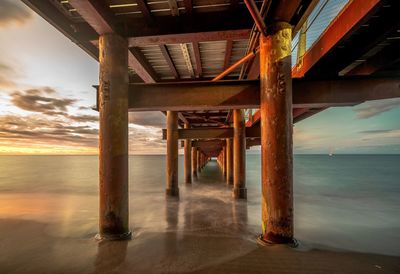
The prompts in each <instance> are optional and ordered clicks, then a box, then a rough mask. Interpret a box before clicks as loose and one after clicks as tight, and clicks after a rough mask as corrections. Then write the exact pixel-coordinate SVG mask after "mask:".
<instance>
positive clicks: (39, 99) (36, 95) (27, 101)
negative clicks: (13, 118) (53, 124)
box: [11, 87, 76, 115]
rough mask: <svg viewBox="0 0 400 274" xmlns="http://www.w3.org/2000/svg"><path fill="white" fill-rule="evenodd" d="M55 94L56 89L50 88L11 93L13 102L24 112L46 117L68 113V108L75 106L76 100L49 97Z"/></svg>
mask: <svg viewBox="0 0 400 274" xmlns="http://www.w3.org/2000/svg"><path fill="white" fill-rule="evenodd" d="M55 93H56V92H55V90H54V89H51V88H48V87H44V88H40V89H28V90H25V91H22V92H21V91H15V92H13V93H11V102H12V103H13V104H14V105H15V106H17V107H19V108H21V109H23V110H27V111H32V112H40V113H43V114H46V115H62V114H64V113H65V112H66V111H67V107H68V106H71V105H73V104H74V103H75V102H76V100H74V99H67V98H62V99H58V98H54V97H50V96H48V95H50V94H55Z"/></svg>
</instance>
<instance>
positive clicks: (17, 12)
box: [0, 0, 33, 27]
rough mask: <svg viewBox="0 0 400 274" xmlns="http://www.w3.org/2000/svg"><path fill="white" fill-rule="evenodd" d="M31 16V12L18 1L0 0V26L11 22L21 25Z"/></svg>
mask: <svg viewBox="0 0 400 274" xmlns="http://www.w3.org/2000/svg"><path fill="white" fill-rule="evenodd" d="M32 17H33V16H32V12H31V11H30V10H29V8H28V7H26V6H25V5H23V4H22V3H21V2H20V1H17V0H1V1H0V27H4V26H8V25H11V24H17V25H23V24H25V23H26V22H28V21H29V20H30V19H32Z"/></svg>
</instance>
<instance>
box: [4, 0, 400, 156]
mask: <svg viewBox="0 0 400 274" xmlns="http://www.w3.org/2000/svg"><path fill="white" fill-rule="evenodd" d="M2 5H3V7H2ZM1 10H3V11H1ZM0 52H1V53H2V54H1V55H0V104H1V107H0V154H68V153H71V154H96V153H97V129H98V124H97V113H96V112H94V111H93V110H91V109H90V107H91V106H92V105H94V103H95V92H94V89H93V88H92V87H91V86H92V85H93V84H97V83H98V63H97V61H95V60H94V59H92V58H91V57H90V56H88V55H87V54H86V53H85V52H84V51H83V50H81V49H80V48H79V47H78V46H76V45H75V44H73V43H72V42H71V41H69V40H68V39H67V38H66V37H64V36H63V35H62V34H61V33H60V32H58V31H57V30H56V29H54V28H53V27H52V26H51V25H50V24H48V23H47V22H46V21H44V20H43V19H42V18H40V17H39V16H38V15H36V14H35V13H33V12H31V11H30V10H29V9H28V8H27V7H25V6H24V5H23V4H21V3H20V2H17V1H5V0H4V1H2V2H1V3H0ZM399 117H400V99H390V100H381V101H371V102H366V103H364V104H361V105H358V106H355V107H343V108H330V109H328V110H325V111H323V112H321V113H319V114H317V115H314V116H312V117H311V118H308V119H306V120H303V121H301V122H299V123H297V124H296V125H295V128H294V151H295V153H328V152H329V151H330V150H334V151H335V153H400V120H399ZM130 121H131V123H130V125H129V127H130V153H132V154H151V153H165V143H164V142H163V141H162V140H161V128H163V127H164V124H165V118H164V116H163V115H162V114H161V113H158V112H157V113H136V114H130ZM254 150H256V151H257V148H255V149H254Z"/></svg>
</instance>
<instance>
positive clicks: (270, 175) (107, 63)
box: [99, 22, 293, 243]
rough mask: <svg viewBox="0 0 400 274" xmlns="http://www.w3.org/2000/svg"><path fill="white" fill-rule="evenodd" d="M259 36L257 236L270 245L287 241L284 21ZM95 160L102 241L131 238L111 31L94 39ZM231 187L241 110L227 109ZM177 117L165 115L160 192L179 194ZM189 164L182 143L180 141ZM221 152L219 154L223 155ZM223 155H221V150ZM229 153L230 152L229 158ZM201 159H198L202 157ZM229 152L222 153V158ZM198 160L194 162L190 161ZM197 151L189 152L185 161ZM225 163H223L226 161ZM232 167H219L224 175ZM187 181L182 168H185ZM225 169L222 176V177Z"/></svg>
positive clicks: (124, 90)
mask: <svg viewBox="0 0 400 274" xmlns="http://www.w3.org/2000/svg"><path fill="white" fill-rule="evenodd" d="M267 29H268V33H267V35H265V36H264V35H261V38H260V84H261V89H260V102H261V105H260V111H261V184H262V199H261V207H262V236H261V238H260V239H261V240H262V241H266V242H271V243H290V242H293V175H292V172H293V166H292V162H293V155H292V125H293V124H292V81H291V38H292V37H291V26H290V25H289V24H288V23H284V22H278V23H274V24H272V25H270V26H268V28H267ZM99 51H100V54H99V60H100V87H99V113H100V114H99V115H100V119H99V121H100V130H99V135H100V136H99V137H100V139H99V153H100V156H99V159H100V161H99V162H100V164H99V168H100V188H99V189H100V220H99V237H100V238H102V239H126V238H130V235H131V233H130V230H129V221H128V216H129V212H128V43H127V41H126V39H123V38H122V37H120V36H118V35H116V34H103V35H101V36H100V39H99ZM233 114H234V136H235V137H234V138H233V144H232V147H233V149H230V145H229V146H227V149H226V152H225V154H226V155H230V153H232V151H233V185H234V187H233V193H234V195H235V196H236V197H240V196H245V194H246V188H245V183H246V182H245V136H244V134H245V131H244V118H243V111H242V110H234V112H233ZM177 126H178V117H177V113H176V112H172V111H170V112H168V113H167V127H168V131H167V136H168V138H167V188H166V189H167V190H166V191H167V193H168V194H170V195H178V194H179V188H178V172H177V170H178V169H177V165H178V132H177V128H178V127H177ZM185 151H187V152H188V153H187V154H186V155H185V159H187V160H186V161H185V168H186V169H187V170H189V169H190V170H192V174H193V175H195V173H196V172H198V169H196V171H193V170H195V169H194V168H189V163H190V161H189V160H188V159H189V158H187V157H189V156H188V155H189V151H192V155H194V150H193V148H192V149H190V145H189V143H187V144H186V146H185ZM225 154H224V155H225ZM224 157H225V156H224ZM229 157H230V156H229ZM203 158H204V157H203ZM227 158H228V157H227ZM196 161H197V162H196ZM199 161H200V162H201V163H202V164H204V159H202V157H201V156H199V158H198V157H197V151H196V160H195V158H194V157H193V156H192V162H196V165H194V163H193V164H192V167H194V166H196V167H197V166H198V164H197V163H198V162H199ZM229 162H230V161H227V164H228V165H229ZM231 171H232V169H230V168H229V167H227V168H226V172H227V176H231V175H230V172H231ZM185 174H186V175H185V178H186V179H189V177H187V176H189V172H187V173H185ZM228 174H229V175H228Z"/></svg>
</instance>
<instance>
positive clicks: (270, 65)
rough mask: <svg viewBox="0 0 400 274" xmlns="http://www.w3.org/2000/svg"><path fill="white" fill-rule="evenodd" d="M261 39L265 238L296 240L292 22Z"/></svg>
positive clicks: (277, 26) (274, 27) (272, 27)
mask: <svg viewBox="0 0 400 274" xmlns="http://www.w3.org/2000/svg"><path fill="white" fill-rule="evenodd" d="M268 30H269V34H268V36H267V37H262V36H261V40H260V81H261V97H260V98H261V106H260V111H261V180H262V199H261V203H262V204H261V206H262V231H263V235H262V239H263V240H264V241H267V242H271V243H291V242H293V151H292V143H293V140H292V124H293V123H292V79H291V36H292V34H291V26H290V25H289V24H287V23H283V22H282V23H276V24H275V25H273V26H270V27H268Z"/></svg>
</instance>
